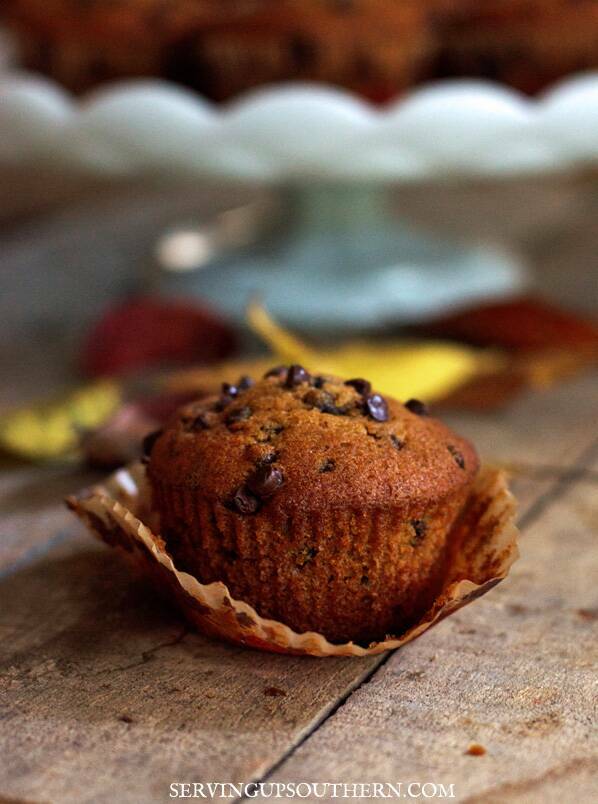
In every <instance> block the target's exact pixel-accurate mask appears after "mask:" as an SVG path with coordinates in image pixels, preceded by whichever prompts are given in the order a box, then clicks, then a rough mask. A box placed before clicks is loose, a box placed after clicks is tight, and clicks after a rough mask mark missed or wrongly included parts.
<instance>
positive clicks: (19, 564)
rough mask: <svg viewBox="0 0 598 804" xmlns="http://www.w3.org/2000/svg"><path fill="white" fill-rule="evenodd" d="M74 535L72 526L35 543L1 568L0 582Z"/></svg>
mask: <svg viewBox="0 0 598 804" xmlns="http://www.w3.org/2000/svg"><path fill="white" fill-rule="evenodd" d="M72 535H73V530H72V528H67V529H65V530H59V531H58V532H57V533H55V534H54V535H52V536H50V537H49V539H47V540H46V541H45V542H41V544H35V545H33V547H31V548H30V549H29V550H27V552H26V553H24V554H23V555H22V556H19V558H17V560H16V561H13V563H12V564H9V565H8V566H7V567H4V568H3V569H0V582H2V581H4V580H6V579H7V578H9V577H10V576H11V575H13V574H14V573H15V572H19V570H22V569H24V568H25V567H27V566H28V565H29V564H31V563H32V562H33V561H35V560H36V559H38V558H42V557H44V556H45V555H47V553H49V552H50V551H51V550H53V549H54V548H55V547H58V546H59V545H60V544H62V543H63V542H65V541H66V540H67V539H69V538H70V537H72Z"/></svg>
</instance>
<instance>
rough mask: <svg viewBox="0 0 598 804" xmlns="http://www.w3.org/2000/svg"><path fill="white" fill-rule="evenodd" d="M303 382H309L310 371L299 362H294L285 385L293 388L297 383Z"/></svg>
mask: <svg viewBox="0 0 598 804" xmlns="http://www.w3.org/2000/svg"><path fill="white" fill-rule="evenodd" d="M302 382H309V372H307V371H306V370H305V369H304V368H303V366H300V365H299V364H298V363H293V365H292V366H291V367H290V368H289V371H288V373H287V379H286V382H285V385H286V387H287V388H293V387H294V386H295V385H301V383H302Z"/></svg>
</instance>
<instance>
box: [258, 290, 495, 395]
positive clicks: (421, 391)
mask: <svg viewBox="0 0 598 804" xmlns="http://www.w3.org/2000/svg"><path fill="white" fill-rule="evenodd" d="M247 319H248V322H249V325H250V327H251V328H252V329H253V330H254V332H256V333H257V334H258V335H259V336H260V337H261V338H262V339H263V340H264V341H265V342H266V344H267V345H268V346H269V347H270V349H271V350H272V351H273V352H274V354H275V356H276V359H277V360H278V361H279V362H283V363H301V364H302V365H304V366H305V367H306V368H308V369H310V370H311V371H318V372H322V373H324V374H336V375H338V376H340V377H365V378H366V379H368V380H369V381H370V382H371V383H372V385H373V386H374V388H375V389H376V390H377V391H381V392H383V393H387V394H389V395H391V396H395V397H397V398H398V399H405V398H407V397H421V398H423V399H425V400H427V401H434V400H435V399H441V398H442V397H444V396H447V395H448V394H449V393H451V392H452V391H454V390H455V389H456V388H458V387H459V386H461V385H462V384H463V383H465V382H467V380H469V379H471V378H472V377H473V376H474V375H476V374H478V373H481V372H486V371H492V370H495V369H497V368H498V367H499V366H500V365H501V364H502V358H501V357H500V356H499V355H496V354H494V353H488V352H481V351H479V350H477V349H473V348H471V347H468V346H463V345H461V344H453V343H448V342H444V341H406V340H401V341H385V340H378V339H376V340H371V341H369V340H359V341H349V342H347V343H345V344H342V345H341V346H339V347H337V348H335V349H315V348H313V347H310V346H307V345H306V344H304V343H303V342H302V341H301V340H300V339H299V338H297V337H296V336H294V335H292V334H290V333H288V332H287V331H286V330H285V329H283V328H282V327H281V326H280V325H279V324H277V323H276V322H275V321H274V320H273V319H272V318H271V317H270V315H269V314H268V313H267V312H266V310H265V309H264V308H263V307H261V306H260V305H259V304H257V303H255V302H254V303H252V304H251V305H250V306H249V308H248V310H247Z"/></svg>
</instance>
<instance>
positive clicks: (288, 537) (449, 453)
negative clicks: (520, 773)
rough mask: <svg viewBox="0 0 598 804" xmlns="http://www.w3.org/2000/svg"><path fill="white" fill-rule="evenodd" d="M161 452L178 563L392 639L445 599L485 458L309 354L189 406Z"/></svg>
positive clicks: (164, 526)
mask: <svg viewBox="0 0 598 804" xmlns="http://www.w3.org/2000/svg"><path fill="white" fill-rule="evenodd" d="M145 450H146V455H147V457H146V460H147V476H148V478H149V481H150V486H151V490H152V505H153V508H154V509H155V511H156V512H157V514H159V519H160V532H161V536H162V538H163V539H164V541H165V544H166V549H167V550H168V552H169V553H170V555H171V556H172V558H173V560H174V562H175V565H176V566H177V568H178V569H179V570H184V571H187V572H189V573H190V574H192V575H194V576H195V577H197V578H198V579H199V580H200V581H201V582H202V583H206V584H207V583H211V582H213V581H222V582H224V583H225V584H226V585H227V586H228V588H229V591H230V593H231V594H232V596H233V597H234V598H236V599H238V600H243V601H245V602H246V603H249V604H250V605H252V606H253V607H254V608H255V609H256V610H257V612H258V614H260V615H261V616H262V617H267V618H271V619H275V620H279V621H281V622H283V623H285V624H286V625H288V626H290V627H291V628H293V629H294V630H295V631H299V632H303V631H317V632H319V633H322V634H324V636H326V637H327V638H328V639H329V640H330V641H332V642H346V641H349V640H353V641H356V642H359V643H365V644H368V643H369V642H371V641H373V640H379V639H383V638H384V637H385V636H386V635H388V634H393V633H399V632H401V631H402V630H404V629H405V628H406V627H408V626H409V625H410V624H412V623H413V622H414V621H415V620H416V619H417V617H418V615H420V614H421V613H422V612H423V611H425V610H426V608H427V607H429V605H430V604H431V602H432V601H433V599H434V598H435V596H436V594H437V593H438V589H439V583H440V580H441V573H442V568H443V565H444V563H445V559H446V555H447V550H449V549H450V544H449V538H448V537H449V534H450V531H451V526H452V525H453V523H454V522H455V520H456V519H457V517H458V516H459V513H460V511H461V509H462V508H463V506H464V503H465V501H466V499H467V496H468V493H469V491H470V489H471V486H472V483H473V481H474V479H475V476H476V473H477V471H478V458H477V456H476V453H475V451H474V450H473V448H472V447H471V445H470V444H468V442H467V441H465V440H464V439H462V438H460V437H458V436H457V435H455V434H454V433H452V432H451V431H450V430H449V429H448V428H447V427H445V426H444V425H443V424H441V423H440V422H439V421H437V420H435V419H434V418H432V417H430V416H429V415H428V412H427V410H426V407H425V406H424V405H423V404H422V403H421V402H418V401H417V400H410V401H409V402H407V403H406V404H404V405H403V404H401V403H399V402H397V401H395V400H393V399H384V398H383V397H382V396H381V395H380V394H377V393H375V392H373V391H372V389H371V388H370V385H369V383H368V382H367V381H366V380H362V379H354V380H347V381H344V382H343V380H340V379H337V378H335V377H329V376H312V375H310V374H309V373H308V372H307V371H306V370H305V369H303V368H302V367H301V366H296V365H295V366H290V367H289V368H285V367H279V368H276V369H273V370H271V371H269V372H268V373H267V374H266V375H265V376H264V378H263V379H262V380H260V381H259V382H255V383H254V382H252V380H250V379H249V378H248V377H244V378H242V379H241V380H240V381H239V383H238V384H237V385H236V386H232V385H228V384H225V385H224V386H223V388H222V393H221V395H220V396H219V397H210V398H204V399H201V400H198V401H196V402H193V403H191V404H189V405H186V406H185V407H183V408H182V409H181V410H180V411H179V412H178V413H177V415H176V416H175V417H174V418H173V420H171V422H170V423H169V424H168V426H167V427H165V428H164V429H163V430H162V431H159V432H158V433H155V434H153V435H152V436H151V437H149V438H148V439H147V440H146V444H145Z"/></svg>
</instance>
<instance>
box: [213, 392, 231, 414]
mask: <svg viewBox="0 0 598 804" xmlns="http://www.w3.org/2000/svg"><path fill="white" fill-rule="evenodd" d="M234 401H235V398H234V396H229V395H228V394H222V396H221V397H220V399H218V401H217V402H215V403H214V410H216V411H221V410H224V408H226V407H228V406H229V405H230V403H231V402H234Z"/></svg>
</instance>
